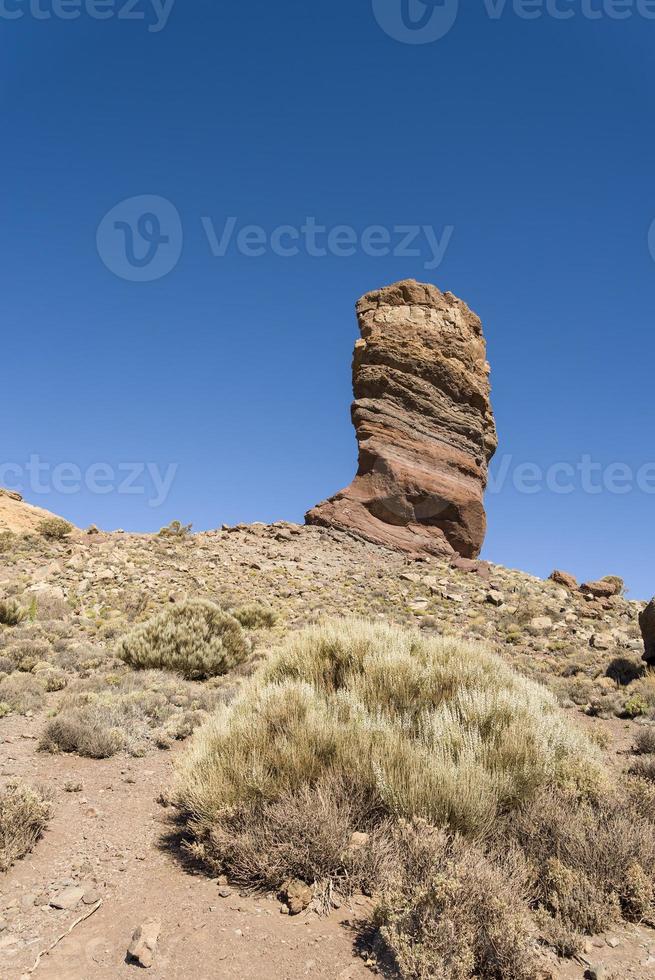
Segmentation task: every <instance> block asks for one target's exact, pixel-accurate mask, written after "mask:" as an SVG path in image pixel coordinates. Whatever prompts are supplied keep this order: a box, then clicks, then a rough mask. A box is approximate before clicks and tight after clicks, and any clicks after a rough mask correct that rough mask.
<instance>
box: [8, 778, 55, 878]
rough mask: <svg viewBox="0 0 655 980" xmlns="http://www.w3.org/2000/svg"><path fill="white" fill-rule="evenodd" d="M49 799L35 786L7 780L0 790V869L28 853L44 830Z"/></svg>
mask: <svg viewBox="0 0 655 980" xmlns="http://www.w3.org/2000/svg"><path fill="white" fill-rule="evenodd" d="M49 817H50V803H49V802H48V800H46V799H45V797H44V796H43V795H42V794H41V793H38V792H37V791H36V790H33V789H30V788H29V787H28V786H24V785H22V784H20V783H9V784H8V786H7V787H6V788H5V790H4V791H3V792H2V793H1V794H0V871H7V870H8V869H9V868H10V867H11V866H12V864H13V863H14V862H15V861H18V860H19V858H22V857H23V856H24V855H25V854H28V853H29V852H30V851H31V850H32V848H33V847H34V845H35V844H36V842H37V840H38V839H39V837H40V836H41V834H42V833H43V831H44V830H45V827H46V825H47V823H48V819H49Z"/></svg>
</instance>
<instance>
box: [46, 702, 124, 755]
mask: <svg viewBox="0 0 655 980" xmlns="http://www.w3.org/2000/svg"><path fill="white" fill-rule="evenodd" d="M39 747H40V748H41V749H45V750H47V751H48V752H77V753H78V754H79V755H83V756H86V757H87V758H89V759H107V758H109V757H110V756H112V755H115V754H116V753H117V752H119V751H120V750H121V749H122V747H123V733H122V732H121V731H120V729H117V728H112V727H109V725H108V718H107V716H106V713H105V712H102V710H97V709H95V708H94V707H92V706H90V705H86V706H85V707H81V708H72V709H71V710H70V711H66V712H65V713H63V714H61V715H57V716H56V717H55V718H52V719H51V720H50V721H48V722H47V724H46V726H45V728H44V730H43V734H42V736H41V741H40V745H39Z"/></svg>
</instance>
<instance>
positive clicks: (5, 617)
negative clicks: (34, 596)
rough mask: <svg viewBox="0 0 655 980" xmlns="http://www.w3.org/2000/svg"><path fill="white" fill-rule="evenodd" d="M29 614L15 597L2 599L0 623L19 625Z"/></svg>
mask: <svg viewBox="0 0 655 980" xmlns="http://www.w3.org/2000/svg"><path fill="white" fill-rule="evenodd" d="M26 616H27V609H24V608H23V607H22V606H21V605H20V604H19V603H18V602H16V600H15V599H0V625H2V626H18V625H19V623H22V622H23V620H24V619H25V617H26Z"/></svg>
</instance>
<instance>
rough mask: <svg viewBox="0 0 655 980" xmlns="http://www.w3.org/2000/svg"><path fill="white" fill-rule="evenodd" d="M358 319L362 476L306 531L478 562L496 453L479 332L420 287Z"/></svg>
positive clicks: (379, 301) (390, 292) (371, 301)
mask: <svg viewBox="0 0 655 980" xmlns="http://www.w3.org/2000/svg"><path fill="white" fill-rule="evenodd" d="M357 318H358V321H359V329H360V332H361V335H362V336H361V340H358V341H357V342H356V344H355V353H354V359H353V389H354V394H355V401H354V403H353V406H352V420H353V425H354V426H355V430H356V434H357V442H358V445H359V467H358V470H357V475H356V477H355V479H354V480H353V482H352V483H351V484H350V486H348V487H346V489H345V490H342V491H341V492H340V493H338V494H336V496H334V497H331V498H330V499H329V500H326V501H324V502H323V503H321V504H318V506H317V507H314V508H313V510H310V511H309V513H308V514H307V515H306V520H307V522H308V523H309V524H320V525H323V526H326V527H333V528H339V529H342V530H347V531H350V532H353V533H354V534H356V535H358V536H360V537H362V538H365V539H366V540H369V541H373V542H375V543H377V544H382V545H386V546H388V547H390V548H395V549H399V550H402V551H406V552H408V553H410V554H416V555H420V554H434V555H441V556H444V555H452V554H454V553H458V554H460V555H463V556H464V557H467V558H473V557H475V556H476V555H477V554H478V553H479V551H480V548H481V546H482V542H483V540H484V535H485V530H486V521H485V512H484V505H483V493H484V489H485V486H486V483H487V464H488V462H489V460H490V459H491V457H492V456H493V454H494V452H495V450H496V446H497V438H496V428H495V425H494V419H493V414H492V411H491V405H490V403H489V390H490V389H489V365H488V363H487V360H486V352H485V342H484V337H483V335H482V324H481V323H480V320H479V318H478V317H477V316H476V315H475V313H472V312H471V310H469V308H468V306H467V305H466V304H465V303H463V302H462V300H460V299H457V297H455V296H453V295H452V293H442V292H441V291H440V290H439V289H437V288H436V286H432V285H427V284H424V283H418V282H416V281H415V280H413V279H409V280H405V281H403V282H398V283H395V284H394V285H392V286H387V287H386V288H384V289H379V290H376V291H375V292H372V293H368V294H367V295H366V296H364V297H363V298H362V299H361V300H360V301H359V303H358V304H357Z"/></svg>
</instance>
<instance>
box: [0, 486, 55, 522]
mask: <svg viewBox="0 0 655 980" xmlns="http://www.w3.org/2000/svg"><path fill="white" fill-rule="evenodd" d="M54 516H55V515H54V514H51V513H50V511H49V510H44V509H43V508H42V507H33V506H32V504H28V503H25V501H24V500H23V498H22V496H21V495H20V494H19V493H16V492H15V491H14V490H5V489H4V488H3V487H0V531H14V532H16V533H17V534H33V533H34V532H35V531H38V529H39V525H40V524H41V521H44V520H47V519H50V518H52V517H54Z"/></svg>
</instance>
